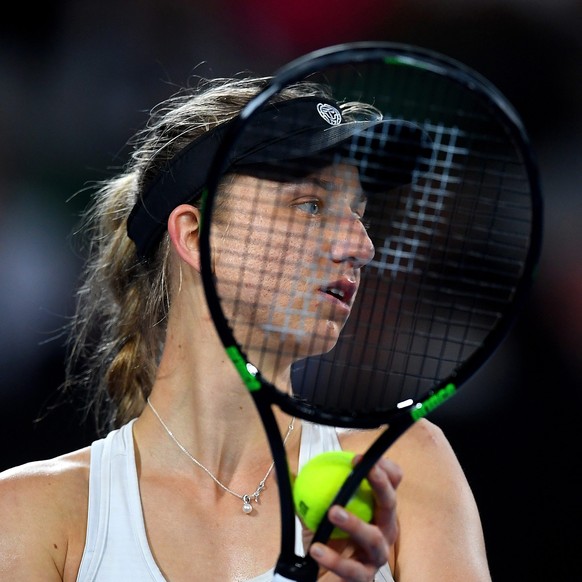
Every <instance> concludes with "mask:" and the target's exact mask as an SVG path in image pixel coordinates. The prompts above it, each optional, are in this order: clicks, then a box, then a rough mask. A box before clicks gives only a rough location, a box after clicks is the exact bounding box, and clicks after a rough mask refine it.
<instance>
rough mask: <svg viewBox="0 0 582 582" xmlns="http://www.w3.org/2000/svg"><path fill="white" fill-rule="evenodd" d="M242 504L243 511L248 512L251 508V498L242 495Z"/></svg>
mask: <svg viewBox="0 0 582 582" xmlns="http://www.w3.org/2000/svg"><path fill="white" fill-rule="evenodd" d="M242 500H243V506H242V510H243V513H246V514H249V513H250V512H251V511H252V510H253V506H252V505H251V498H250V497H249V496H248V495H243V498H242Z"/></svg>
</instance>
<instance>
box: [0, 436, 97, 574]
mask: <svg viewBox="0 0 582 582" xmlns="http://www.w3.org/2000/svg"><path fill="white" fill-rule="evenodd" d="M89 460H90V449H89V448H88V447H87V448H84V449H80V450H78V451H74V452H71V453H68V454H65V455H62V456H59V457H55V458H53V459H47V460H43V461H33V462H30V463H26V464H23V465H20V466H17V467H14V468H11V469H7V470H5V471H3V472H2V473H0V523H2V528H0V548H2V550H1V552H0V574H1V575H0V578H1V579H4V578H3V575H4V574H6V575H9V574H10V575H12V574H13V573H15V572H19V573H22V574H24V572H27V574H28V575H30V576H33V575H35V574H36V573H38V572H42V571H44V572H45V573H46V575H47V576H49V575H50V572H49V571H48V570H54V573H55V575H56V576H58V575H59V574H60V575H62V569H63V568H64V564H65V560H66V556H67V553H68V552H69V551H70V550H71V548H72V546H74V543H73V541H72V540H75V539H82V538H83V537H84V532H85V528H86V514H87V503H88V489H89V487H88V482H89ZM11 568H12V569H14V570H12V569H11ZM47 568H48V570H47ZM19 575H20V574H19ZM14 579H15V580H20V579H22V578H20V577H18V576H17V577H16V578H14ZM47 579H52V578H47ZM55 579H59V578H58V577H55Z"/></svg>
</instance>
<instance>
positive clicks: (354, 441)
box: [340, 419, 455, 464]
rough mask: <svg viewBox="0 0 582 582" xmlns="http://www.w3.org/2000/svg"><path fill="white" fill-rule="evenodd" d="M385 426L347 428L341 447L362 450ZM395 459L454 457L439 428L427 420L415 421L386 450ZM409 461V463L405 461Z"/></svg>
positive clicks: (402, 460)
mask: <svg viewBox="0 0 582 582" xmlns="http://www.w3.org/2000/svg"><path fill="white" fill-rule="evenodd" d="M385 429H386V427H380V428H378V429H374V430H347V431H342V432H341V433H340V440H341V442H342V447H343V448H344V449H349V450H353V451H357V452H365V451H366V450H367V449H368V448H369V447H370V445H371V444H372V442H373V441H374V440H375V439H376V438H377V437H378V436H379V435H380V434H381V433H382V432H383V431H384V430H385ZM386 454H387V456H389V457H390V458H391V459H392V460H394V461H395V462H397V463H399V462H407V461H408V460H409V459H412V458H414V459H417V460H418V459H419V458H420V457H424V456H427V457H430V458H433V457H434V456H435V455H437V456H438V457H450V458H454V457H455V454H454V452H453V449H452V447H451V445H450V443H449V441H448V439H447V438H446V436H445V434H444V432H443V431H442V429H441V428H440V427H439V426H437V425H436V424H434V423H432V422H430V421H429V420H427V419H421V420H419V421H418V422H415V423H414V424H413V425H412V426H411V427H410V428H409V429H408V430H407V431H406V432H405V433H404V434H402V435H401V436H400V438H398V440H396V441H395V442H394V443H393V444H392V446H391V447H390V448H389V449H388V451H387V453H386ZM407 464H408V463H407Z"/></svg>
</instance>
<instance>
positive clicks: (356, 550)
mask: <svg viewBox="0 0 582 582" xmlns="http://www.w3.org/2000/svg"><path fill="white" fill-rule="evenodd" d="M360 458H361V455H357V456H356V457H355V458H354V464H355V463H357V462H358V461H359V459H360ZM401 480H402V471H401V469H400V467H399V466H398V465H396V464H395V463H393V462H392V461H390V460H389V459H384V458H383V459H381V460H380V461H378V462H377V463H376V465H374V467H373V468H372V470H371V471H370V473H369V474H368V481H369V482H370V485H371V486H372V489H373V491H374V496H375V501H376V503H375V508H374V519H373V522H372V523H366V522H364V521H362V520H361V519H359V518H358V517H356V516H355V515H353V514H351V513H349V512H347V511H346V510H345V509H344V508H343V507H340V506H338V505H334V506H333V507H331V508H330V510H329V513H328V516H329V520H330V522H331V523H332V524H333V525H335V526H336V527H338V528H340V529H342V530H343V531H345V532H346V533H347V534H349V538H348V539H342V540H330V541H329V542H328V543H327V544H326V545H324V544H321V543H316V544H314V545H313V546H311V547H310V548H309V554H310V555H311V557H312V558H313V559H314V560H315V561H316V562H317V563H318V564H319V566H320V577H319V579H320V580H322V581H323V580H325V582H332V581H335V580H344V581H347V582H370V581H372V580H374V576H375V575H376V572H377V571H378V569H379V568H380V567H382V566H383V565H384V564H386V563H387V562H388V558H389V555H390V548H391V547H392V546H393V545H394V543H395V542H396V538H397V537H398V521H397V518H396V489H397V487H398V485H399V484H400V481H401ZM305 541H308V540H305Z"/></svg>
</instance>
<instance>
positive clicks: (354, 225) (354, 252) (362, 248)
mask: <svg viewBox="0 0 582 582" xmlns="http://www.w3.org/2000/svg"><path fill="white" fill-rule="evenodd" d="M374 252H375V249H374V243H373V242H372V240H371V239H370V237H369V236H368V232H367V231H366V227H365V226H364V225H363V224H362V221H361V220H360V218H359V217H354V216H351V217H349V218H347V217H346V218H344V219H342V220H341V221H339V224H337V225H336V229H334V233H332V237H331V258H332V260H333V261H334V262H336V263H346V262H347V263H350V264H351V266H353V267H354V268H361V267H364V266H365V265H367V264H368V263H369V262H370V261H371V260H372V259H373V258H374Z"/></svg>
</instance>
